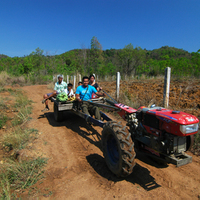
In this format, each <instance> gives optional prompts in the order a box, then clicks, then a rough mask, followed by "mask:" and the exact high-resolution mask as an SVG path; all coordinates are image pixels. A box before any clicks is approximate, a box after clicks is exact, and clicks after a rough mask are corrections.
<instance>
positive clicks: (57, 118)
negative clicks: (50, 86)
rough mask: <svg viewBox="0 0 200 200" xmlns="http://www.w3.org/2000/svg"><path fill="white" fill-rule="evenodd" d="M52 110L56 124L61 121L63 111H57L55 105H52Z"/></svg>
mask: <svg viewBox="0 0 200 200" xmlns="http://www.w3.org/2000/svg"><path fill="white" fill-rule="evenodd" d="M53 109H54V119H55V121H57V122H61V121H63V111H59V110H58V106H57V105H56V104H55V103H54V106H53Z"/></svg>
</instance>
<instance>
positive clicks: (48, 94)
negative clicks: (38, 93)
mask: <svg viewBox="0 0 200 200" xmlns="http://www.w3.org/2000/svg"><path fill="white" fill-rule="evenodd" d="M59 93H60V92H56V94H59ZM52 94H53V92H50V93H47V96H48V97H49V96H50V95H52Z"/></svg>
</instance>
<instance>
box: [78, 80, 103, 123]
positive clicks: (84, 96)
mask: <svg viewBox="0 0 200 200" xmlns="http://www.w3.org/2000/svg"><path fill="white" fill-rule="evenodd" d="M82 82H83V85H80V86H78V87H77V89H76V99H77V100H78V101H79V102H82V110H83V113H85V114H87V115H90V114H89V112H88V110H89V111H90V112H91V113H92V114H94V115H95V119H98V120H100V119H101V115H100V112H99V108H98V107H97V106H94V105H92V104H90V103H89V102H86V101H87V100H89V99H91V98H92V93H95V94H96V95H97V96H105V94H102V93H100V92H97V90H96V88H95V87H93V86H91V85H88V84H89V78H88V77H87V76H85V77H83V80H82Z"/></svg>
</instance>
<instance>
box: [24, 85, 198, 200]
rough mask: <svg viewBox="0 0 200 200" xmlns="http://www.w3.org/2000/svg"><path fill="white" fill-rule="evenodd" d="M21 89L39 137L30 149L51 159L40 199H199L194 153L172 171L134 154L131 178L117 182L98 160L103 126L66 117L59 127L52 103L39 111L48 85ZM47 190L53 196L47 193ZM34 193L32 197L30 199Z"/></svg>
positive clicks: (38, 185) (31, 122)
mask: <svg viewBox="0 0 200 200" xmlns="http://www.w3.org/2000/svg"><path fill="white" fill-rule="evenodd" d="M23 90H24V91H26V93H27V95H28V97H29V98H30V99H32V100H33V101H34V104H33V107H34V108H33V114H32V120H31V121H30V123H29V126H30V127H32V128H35V129H38V130H39V133H40V134H39V137H38V139H36V140H35V141H34V142H33V144H31V146H30V150H31V151H34V152H35V153H37V154H38V155H43V156H44V157H47V158H49V160H48V164H47V166H46V169H45V178H44V180H43V181H42V182H41V181H39V182H38V183H37V184H36V186H37V188H38V189H39V190H40V192H39V199H48V198H50V199H81V200H84V199H113V198H123V199H198V197H199V198H200V157H197V156H194V155H193V162H192V163H191V164H188V165H185V166H182V167H180V168H176V167H175V166H174V165H171V164H169V165H168V166H160V165H158V164H157V163H155V162H154V161H152V160H151V159H149V158H147V157H145V156H143V155H138V157H137V158H136V162H137V165H136V166H135V168H134V171H133V173H132V175H130V176H129V177H128V178H126V179H120V178H117V177H115V176H114V175H113V174H111V172H110V171H109V170H108V168H107V167H106V164H105V162H104V159H103V156H102V152H101V142H100V138H101V136H100V134H101V128H99V127H91V126H88V125H87V124H86V123H85V121H84V120H83V119H81V118H79V117H77V116H75V115H65V121H64V122H62V123H57V122H55V121H54V117H53V104H52V103H50V112H48V113H46V114H43V113H42V112H41V109H43V105H42V104H41V101H40V100H42V94H43V93H44V92H48V91H50V90H48V89H47V86H46V85H45V86H41V85H40V86H25V87H23ZM189 154H190V155H192V154H191V153H189ZM48 191H52V192H53V194H52V195H47V193H48ZM43 194H45V195H43ZM25 195H28V192H27V193H26V194H25ZM37 195H38V193H36V194H34V193H32V194H31V196H32V197H33V198H35V197H36V196H37ZM26 197H27V196H26ZM29 198H30V196H29Z"/></svg>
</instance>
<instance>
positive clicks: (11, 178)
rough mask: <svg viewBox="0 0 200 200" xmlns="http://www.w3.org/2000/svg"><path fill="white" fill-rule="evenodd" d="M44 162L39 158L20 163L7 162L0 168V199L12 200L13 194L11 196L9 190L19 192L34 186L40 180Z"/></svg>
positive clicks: (44, 160)
mask: <svg viewBox="0 0 200 200" xmlns="http://www.w3.org/2000/svg"><path fill="white" fill-rule="evenodd" d="M46 162H47V160H46V159H44V158H40V157H38V158H36V159H31V160H27V161H22V162H15V161H13V160H11V159H9V160H7V162H6V163H5V164H2V166H1V168H0V187H1V188H2V194H1V193H0V197H2V199H12V198H13V197H15V196H14V195H15V194H14V193H13V194H11V190H13V189H15V190H18V192H20V191H22V190H24V189H26V188H27V187H29V186H31V185H33V184H35V183H36V182H37V181H38V180H39V179H41V177H42V173H43V170H42V168H43V167H44V165H45V164H46ZM11 197H12V198H11Z"/></svg>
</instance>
